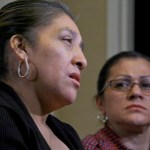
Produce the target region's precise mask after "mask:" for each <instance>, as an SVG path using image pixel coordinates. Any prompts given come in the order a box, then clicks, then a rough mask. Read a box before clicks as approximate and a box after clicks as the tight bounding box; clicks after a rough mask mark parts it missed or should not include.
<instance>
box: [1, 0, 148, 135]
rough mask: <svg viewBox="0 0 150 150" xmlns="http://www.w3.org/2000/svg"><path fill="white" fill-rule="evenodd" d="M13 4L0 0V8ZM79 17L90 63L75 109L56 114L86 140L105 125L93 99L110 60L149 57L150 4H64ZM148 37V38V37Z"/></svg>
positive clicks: (128, 0)
mask: <svg viewBox="0 0 150 150" xmlns="http://www.w3.org/2000/svg"><path fill="white" fill-rule="evenodd" d="M11 1H13V0H0V7H2V6H3V5H4V4H7V3H8V2H11ZM62 1H63V2H65V3H66V4H68V5H69V6H70V8H71V9H72V10H73V12H74V14H75V15H76V16H79V20H78V22H77V25H78V27H79V29H80V32H81V35H82V37H83V41H84V44H85V49H84V54H85V56H86V58H87V61H88V66H87V68H86V69H85V70H84V71H83V72H82V76H81V88H80V90H79V91H78V96H77V100H76V102H75V103H74V104H73V105H70V106H66V107H64V108H63V109H61V110H59V111H56V112H54V115H55V116H57V117H58V118H59V119H61V120H62V121H64V122H67V123H69V124H71V125H72V126H73V127H74V128H75V129H76V130H77V132H78V133H79V135H80V137H81V138H83V137H84V136H86V135H87V134H91V133H94V132H96V131H97V130H98V129H99V128H100V127H102V124H100V123H99V122H98V120H97V115H98V114H99V111H98V109H97V107H96V105H95V101H94V99H93V97H94V95H95V94H96V82H97V77H98V73H99V70H100V69H101V66H102V65H103V64H104V62H105V61H106V59H107V58H109V57H110V56H112V55H113V54H115V53H118V52H120V51H127V50H136V51H140V52H142V53H146V54H148V55H149V53H150V52H149V44H148V39H149V38H147V37H148V35H146V34H148V33H149V30H148V26H149V25H148V22H147V21H146V20H148V19H147V18H149V17H148V14H149V12H148V11H149V9H148V2H146V1H144V2H143V1H142V2H141V1H140V0H136V1H135V0H62ZM146 36H147V37H146Z"/></svg>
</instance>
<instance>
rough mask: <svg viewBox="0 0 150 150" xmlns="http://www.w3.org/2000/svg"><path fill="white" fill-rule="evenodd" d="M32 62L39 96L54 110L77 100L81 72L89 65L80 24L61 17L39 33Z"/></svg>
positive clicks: (32, 51) (31, 54) (31, 53)
mask: <svg viewBox="0 0 150 150" xmlns="http://www.w3.org/2000/svg"><path fill="white" fill-rule="evenodd" d="M37 39H38V40H36V44H35V46H34V47H33V48H32V49H31V52H30V58H29V59H30V61H31V63H32V64H33V66H34V68H35V70H36V80H35V81H34V87H35V94H36V96H37V98H38V99H39V100H40V101H41V103H42V104H44V105H45V106H48V107H51V110H55V109H58V108H60V107H63V106H65V105H68V104H71V103H73V102H74V101H75V98H76V94H77V90H78V89H79V87H80V79H81V70H82V69H84V68H85V67H86V65H87V61H86V58H85V56H84V54H83V51H82V50H83V43H82V38H81V35H80V32H79V30H78V27H77V26H76V24H75V23H74V22H73V21H72V20H71V19H70V18H69V17H68V16H67V15H61V16H59V17H58V18H57V19H54V20H53V23H52V24H51V25H49V26H46V27H44V28H42V29H40V30H39V31H38V35H37Z"/></svg>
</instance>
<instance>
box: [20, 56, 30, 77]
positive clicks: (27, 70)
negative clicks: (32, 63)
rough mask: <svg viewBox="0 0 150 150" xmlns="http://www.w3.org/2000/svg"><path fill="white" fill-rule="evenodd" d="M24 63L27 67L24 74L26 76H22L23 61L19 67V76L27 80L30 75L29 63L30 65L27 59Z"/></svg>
mask: <svg viewBox="0 0 150 150" xmlns="http://www.w3.org/2000/svg"><path fill="white" fill-rule="evenodd" d="M24 62H25V66H26V72H25V73H24V75H22V74H21V65H22V64H23V61H20V62H19V65H18V76H19V77H21V78H25V77H27V76H28V75H29V63H28V59H27V57H25V61H24Z"/></svg>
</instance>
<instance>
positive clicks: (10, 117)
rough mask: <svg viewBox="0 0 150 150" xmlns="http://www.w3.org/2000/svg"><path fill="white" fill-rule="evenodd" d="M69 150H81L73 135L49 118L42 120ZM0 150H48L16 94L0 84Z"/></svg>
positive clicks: (76, 135)
mask: <svg viewBox="0 0 150 150" xmlns="http://www.w3.org/2000/svg"><path fill="white" fill-rule="evenodd" d="M46 123H47V125H48V126H49V127H50V128H51V130H52V131H53V132H54V134H55V135H56V136H57V137H58V138H59V139H60V140H61V141H63V142H64V143H65V144H66V145H67V146H68V147H69V149H70V150H83V149H84V148H83V146H82V144H81V141H80V138H79V136H78V134H77V133H76V131H75V130H74V129H73V128H72V127H71V126H70V125H68V124H66V123H64V122H61V121H60V120H58V119H57V118H55V117H54V116H52V115H49V116H48V118H47V120H46ZM0 150H50V148H49V146H48V144H47V143H46V141H45V139H44V138H43V136H42V135H41V133H40V131H39V129H38V128H37V126H36V124H35V123H34V121H33V119H32V118H31V116H30V114H29V112H28V111H27V109H26V107H25V105H24V104H23V103H22V101H21V100H20V98H19V96H18V95H17V94H16V92H15V91H14V90H13V89H12V88H11V87H10V86H8V85H6V84H5V83H3V82H0Z"/></svg>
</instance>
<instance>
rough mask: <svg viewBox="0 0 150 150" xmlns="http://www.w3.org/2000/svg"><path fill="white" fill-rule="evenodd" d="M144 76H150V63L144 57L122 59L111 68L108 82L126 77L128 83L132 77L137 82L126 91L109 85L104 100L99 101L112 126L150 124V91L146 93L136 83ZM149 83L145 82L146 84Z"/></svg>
mask: <svg viewBox="0 0 150 150" xmlns="http://www.w3.org/2000/svg"><path fill="white" fill-rule="evenodd" d="M142 76H150V63H149V62H147V61H145V60H144V59H139V58H138V59H122V60H120V61H119V62H118V63H117V64H115V65H114V66H113V67H112V68H111V70H110V75H109V78H108V79H107V82H109V81H111V80H116V79H121V80H122V79H124V81H125V83H126V81H127V82H128V79H129V80H131V79H132V81H133V82H134V83H135V84H133V85H132V86H131V88H130V89H129V90H128V91H126V92H125V91H124V92H123V91H116V90H112V89H111V88H110V87H107V88H106V90H105V92H104V96H103V97H102V99H101V100H102V101H103V102H102V103H97V104H98V106H99V108H100V110H101V111H102V112H103V113H104V114H106V116H108V118H109V123H110V126H113V125H114V124H116V125H123V126H124V125H127V126H129V125H130V126H129V127H131V126H132V125H134V126H135V125H136V126H143V125H147V124H150V93H148V94H146V93H144V92H143V91H142V90H141V89H140V87H139V85H138V84H136V83H139V79H140V78H141V77H142ZM142 80H143V79H142ZM144 81H145V80H144ZM142 82H143V81H142ZM147 83H148V82H146V83H145V82H144V85H147ZM126 85H127V84H124V86H126ZM118 88H120V84H118Z"/></svg>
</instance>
